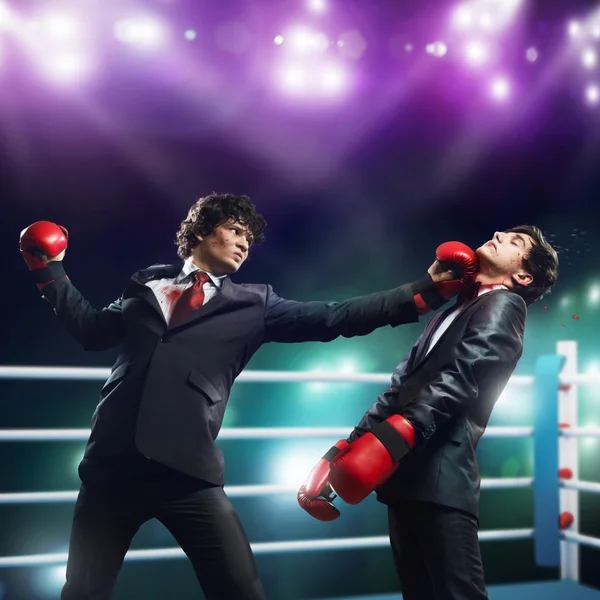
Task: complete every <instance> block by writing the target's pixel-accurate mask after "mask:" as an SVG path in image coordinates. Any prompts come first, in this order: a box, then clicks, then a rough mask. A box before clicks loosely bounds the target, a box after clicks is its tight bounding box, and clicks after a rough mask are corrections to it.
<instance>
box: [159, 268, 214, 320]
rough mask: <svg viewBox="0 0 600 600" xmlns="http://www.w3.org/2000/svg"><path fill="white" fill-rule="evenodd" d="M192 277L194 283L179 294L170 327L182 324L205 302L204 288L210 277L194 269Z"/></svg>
mask: <svg viewBox="0 0 600 600" xmlns="http://www.w3.org/2000/svg"><path fill="white" fill-rule="evenodd" d="M192 277H193V278H194V284H193V285H191V286H190V287H188V288H186V289H185V290H184V292H183V294H181V296H179V299H178V300H177V302H176V303H175V307H174V308H173V313H172V314H171V318H170V319H169V327H177V325H181V323H183V322H184V321H185V320H186V319H187V318H188V317H189V316H190V315H191V314H192V313H194V312H195V311H197V310H198V309H199V308H200V307H201V306H202V305H203V304H204V290H203V289H202V288H203V286H204V284H205V283H206V282H207V281H208V280H209V277H208V275H207V274H206V273H204V272H202V271H194V273H193V274H192Z"/></svg>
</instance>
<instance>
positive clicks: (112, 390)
mask: <svg viewBox="0 0 600 600" xmlns="http://www.w3.org/2000/svg"><path fill="white" fill-rule="evenodd" d="M264 225H265V222H264V219H263V217H262V216H261V215H259V214H258V213H257V212H256V210H255V208H254V206H253V204H252V203H251V202H250V199H249V198H247V197H246V196H235V195H232V194H222V195H218V194H213V195H210V196H207V197H205V198H201V199H200V200H198V202H196V203H195V204H194V205H193V206H192V207H191V208H190V210H189V212H188V215H187V217H186V219H185V220H184V221H183V222H182V223H181V226H180V228H179V231H178V232H177V246H178V255H179V257H180V259H181V260H182V261H183V264H182V263H181V262H180V263H178V264H173V265H153V266H151V267H149V268H147V269H143V270H141V271H138V272H137V273H135V274H134V275H133V276H132V278H131V279H130V280H129V282H128V283H127V286H126V288H125V290H124V292H123V294H122V296H121V297H120V298H119V299H118V300H116V301H115V302H113V303H112V304H111V305H110V306H108V307H106V308H103V309H101V310H97V309H94V308H93V307H92V306H91V305H90V304H89V302H87V300H85V299H84V298H83V297H82V295H81V294H80V293H79V291H78V290H77V288H76V287H75V286H74V285H73V283H72V282H71V281H70V279H69V278H68V277H67V276H66V274H65V271H64V268H63V265H62V259H63V257H64V254H65V251H66V248H67V231H66V229H64V228H62V227H59V226H58V225H55V224H53V223H48V222H43V221H42V222H37V223H34V224H33V225H31V226H30V227H28V228H27V229H25V230H24V231H23V232H22V234H21V251H22V253H23V257H24V259H25V262H26V263H27V265H28V266H29V268H30V270H31V273H32V275H33V278H34V280H35V282H36V283H37V285H38V287H39V288H40V290H41V292H42V294H43V295H44V297H45V298H46V299H47V300H48V302H50V304H51V305H52V307H53V308H54V311H55V313H56V315H57V317H58V319H59V320H60V321H61V322H62V323H63V325H64V326H65V327H66V329H67V331H68V332H69V333H70V334H71V335H72V336H73V337H74V338H75V339H76V340H77V341H79V342H80V343H81V345H82V346H83V347H84V348H86V349H88V350H104V349H106V348H112V347H115V346H119V347H120V354H119V356H118V358H117V360H116V362H115V364H114V366H113V368H112V373H111V375H110V377H109V379H108V381H107V382H106V384H105V385H104V387H103V388H102V390H101V392H100V396H101V401H100V403H99V405H98V407H97V409H96V411H95V413H94V416H93V419H92V432H91V435H90V438H89V442H88V444H87V447H86V450H85V456H84V458H83V460H82V462H81V464H80V467H79V473H80V477H81V479H82V485H81V490H80V493H79V497H78V499H77V504H76V506H75V512H74V517H73V526H72V532H71V541H70V548H69V560H68V565H67V582H66V584H65V586H64V588H63V591H62V598H63V600H84V599H89V600H91V599H93V600H103V599H106V598H109V596H110V593H111V591H112V589H113V587H114V585H115V581H116V578H117V575H118V573H119V570H120V568H121V565H122V562H123V557H124V555H125V553H126V552H127V550H128V548H129V546H130V543H131V540H132V539H133V536H134V535H135V533H136V531H137V530H138V529H139V527H140V526H141V525H142V523H144V522H145V521H147V520H149V519H152V518H156V519H159V520H160V521H161V522H162V523H163V524H164V525H165V526H166V527H167V529H168V530H169V531H170V532H171V533H172V534H173V536H174V537H175V539H176V540H177V542H178V543H179V544H180V545H181V547H182V549H183V550H184V551H185V553H186V554H187V556H188V557H189V559H190V560H191V562H192V564H193V567H194V569H195V572H196V575H197V577H198V580H199V582H200V585H201V586H202V589H203V591H204V594H205V596H206V598H207V599H208V600H223V599H227V600H263V599H264V598H265V594H264V591H263V587H262V584H261V582H260V579H259V577H258V574H257V571H256V566H255V561H254V557H253V555H252V552H251V549H250V545H249V543H248V539H247V538H246V534H245V532H244V530H243V528H242V525H241V523H240V521H239V519H238V517H237V515H236V513H235V511H234V509H233V507H232V505H231V503H230V502H229V499H228V498H227V496H226V494H225V493H224V491H223V455H222V454H221V451H220V450H219V448H218V447H217V445H216V443H215V440H216V438H217V435H218V433H219V430H220V429H221V424H222V421H223V415H224V412H225V407H226V406H227V400H228V397H229V392H230V389H231V386H232V384H233V382H234V380H235V378H236V377H237V376H238V375H239V374H240V372H241V371H242V369H243V368H244V367H245V365H246V363H247V362H248V361H249V360H250V358H251V357H252V355H253V354H254V353H255V352H256V351H257V350H258V348H260V346H261V345H262V344H265V343H267V342H304V341H322V342H326V341H330V340H333V339H335V338H337V337H339V336H345V337H352V336H358V335H366V334H368V333H370V332H372V331H373V330H375V329H376V328H378V327H383V326H385V325H391V326H393V327H394V326H397V325H401V324H403V323H412V322H415V321H417V320H418V316H419V314H425V313H426V312H428V311H429V310H431V309H432V308H434V309H435V308H438V307H439V306H441V304H443V303H444V302H446V301H447V300H448V299H449V298H450V297H452V296H454V295H456V294H457V293H458V292H459V291H460V289H462V286H463V285H464V282H465V281H467V280H468V278H469V277H471V276H472V275H473V273H474V270H475V269H474V265H475V258H474V254H473V252H472V251H470V250H469V249H468V248H466V247H464V246H463V245H462V244H458V243H447V244H442V245H441V246H440V247H439V248H438V252H437V257H438V258H439V259H440V261H437V260H436V261H435V262H434V263H433V264H432V265H431V267H430V268H429V270H428V273H427V275H426V276H425V277H424V278H423V279H422V280H420V281H417V282H414V283H409V284H405V285H402V286H400V287H397V288H395V289H392V290H389V291H385V292H379V293H375V294H371V295H368V296H362V297H358V298H353V299H350V300H346V301H344V302H295V301H292V300H285V299H283V298H280V297H279V296H277V295H276V294H275V292H274V291H273V289H272V287H271V286H270V285H257V284H236V283H233V282H232V281H231V279H230V278H229V276H230V275H232V274H234V273H235V272H236V271H237V270H238V269H239V268H240V266H241V265H242V264H243V263H244V262H245V260H246V259H247V258H248V253H249V252H250V250H251V247H252V246H253V244H255V243H258V242H260V241H262V239H263V228H264ZM450 268H453V269H455V270H460V271H461V279H460V280H457V279H454V277H455V276H454V275H453V273H452V272H451V271H450V270H449V269H450Z"/></svg>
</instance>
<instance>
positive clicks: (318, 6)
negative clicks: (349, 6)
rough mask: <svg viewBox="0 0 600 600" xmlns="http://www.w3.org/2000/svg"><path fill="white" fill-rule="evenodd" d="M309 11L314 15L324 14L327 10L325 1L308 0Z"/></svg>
mask: <svg viewBox="0 0 600 600" xmlns="http://www.w3.org/2000/svg"><path fill="white" fill-rule="evenodd" d="M307 6H308V9H309V10H310V11H311V12H314V13H323V12H325V10H326V9H327V4H326V3H325V0H308V2H307Z"/></svg>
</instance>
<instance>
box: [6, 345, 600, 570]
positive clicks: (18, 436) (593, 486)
mask: <svg viewBox="0 0 600 600" xmlns="http://www.w3.org/2000/svg"><path fill="white" fill-rule="evenodd" d="M542 358H548V357H542ZM550 358H553V359H556V358H560V359H561V360H562V361H563V362H564V366H563V362H561V367H562V368H559V369H556V368H555V369H554V370H555V371H556V373H555V379H554V380H552V378H551V377H550V378H548V377H544V378H542V377H541V376H540V375H541V374H543V373H544V372H543V370H540V371H539V372H538V369H537V367H536V374H535V375H533V376H522V375H521V376H518V375H517V376H513V377H512V378H511V379H510V381H509V385H510V386H511V387H530V386H534V387H535V386H536V385H539V382H540V380H541V379H543V382H545V381H546V380H548V379H550V380H551V381H550V382H549V384H548V385H550V386H554V388H553V392H552V391H551V392H550V394H549V395H552V393H554V394H555V395H556V396H557V399H558V398H560V402H558V400H557V409H556V413H557V415H555V417H554V418H555V420H554V426H550V427H547V426H546V427H545V430H546V431H545V435H546V436H551V437H552V439H553V440H554V445H556V446H559V449H557V460H556V462H557V464H560V467H561V468H560V469H557V470H558V490H559V494H560V512H559V516H560V523H561V525H560V529H561V530H560V532H557V539H558V538H559V539H560V566H561V577H562V578H563V579H564V578H569V579H573V580H575V581H578V580H579V566H578V563H579V554H578V550H579V545H580V544H584V545H587V546H591V547H595V548H600V540H598V539H595V538H592V537H590V536H585V535H582V534H580V533H579V531H578V526H577V525H578V495H577V494H578V493H579V492H580V491H584V492H591V493H600V483H593V482H586V481H580V480H578V478H577V474H578V446H577V440H578V439H579V438H582V437H593V438H596V437H600V428H591V427H590V428H580V427H578V426H577V425H578V422H577V386H578V385H581V384H589V383H600V374H579V373H577V367H576V362H577V347H576V344H575V342H559V343H558V346H557V356H552V357H550ZM538 362H541V361H538ZM542 366H543V365H542ZM546 369H548V367H546ZM109 374H110V369H107V368H79V367H29V366H0V379H29V380H30V379H38V380H42V379H54V380H56V379H58V380H70V381H72V380H78V381H82V380H87V381H90V380H102V381H103V380H106V379H107V378H108V376H109ZM389 380H390V376H389V374H378V373H375V374H367V373H352V374H348V373H323V372H289V371H246V372H244V373H242V374H241V375H240V377H239V378H238V381H242V382H262V383H267V382H288V383H291V382H304V383H306V382H324V383H327V382H328V383H383V384H386V385H387V384H388V383H389ZM546 393H547V395H548V392H547V390H546ZM556 416H558V423H557V422H556ZM349 431H350V428H347V427H321V428H307V427H287V428H285V427H280V428H224V429H223V430H221V432H220V434H219V440H251V439H254V440H259V439H261V440H262V439H294V438H306V437H313V438H315V437H317V438H318V437H332V438H340V437H346V436H347V435H348V433H349ZM89 433H90V432H89V430H87V429H22V430H17V429H15V430H0V442H34V441H86V440H87V438H88V436H89ZM557 434H558V436H557ZM485 436H486V437H502V438H506V437H533V439H534V442H535V443H536V444H537V440H538V438H541V435H540V433H539V431H538V428H537V427H536V426H534V427H489V428H487V429H486V432H485ZM557 437H558V444H556V439H557ZM538 445H539V444H538ZM536 448H537V445H536ZM558 450H559V451H558ZM559 455H560V458H558V456H559ZM559 460H560V463H559ZM542 462H543V461H537V460H536V461H534V477H521V478H496V479H492V478H484V479H483V480H482V484H481V487H482V489H508V488H528V487H533V488H534V490H535V489H536V486H537V485H538V478H539V477H538V476H539V475H540V474H541V475H542V476H543V478H545V479H546V480H548V479H549V478H548V473H549V472H550V473H551V471H547V469H546V471H547V472H545V473H541V471H542V469H541V466H542V465H541V464H538V463H542ZM552 477H553V479H552V478H550V479H552V481H553V485H554V488H555V489H556V488H557V483H556V479H557V472H556V470H555V471H554V473H553V476H552ZM225 490H226V492H227V494H228V495H229V496H230V497H240V498H242V497H252V496H264V495H272V494H290V495H291V494H295V493H296V491H297V486H291V485H279V484H266V485H245V486H227V487H226V488H225ZM540 495H541V494H540ZM76 498H77V492H76V491H65V492H22V493H1V494H0V505H11V504H12V505H14V504H32V503H40V504H49V503H72V502H74V501H75V500H76ZM538 510H539V507H538V504H536V511H535V512H536V513H537V512H538ZM563 517H564V518H563ZM554 518H555V519H556V514H555V515H554ZM555 522H556V521H554V523H555ZM544 527H545V528H546V529H550V530H551V529H556V530H558V527H556V525H553V526H552V527H550V528H548V527H547V526H544ZM536 528H537V524H536V527H534V528H532V529H505V530H484V531H481V532H480V533H479V538H480V540H481V541H498V540H515V539H530V538H534V539H536ZM388 545H389V539H388V537H387V536H377V537H358V538H336V539H326V540H301V541H278V542H260V543H254V544H251V546H252V549H253V552H254V553H255V554H269V553H279V552H298V551H324V550H334V549H335V550H342V549H358V548H379V547H387V546H388ZM538 545H540V546H541V545H542V544H541V543H539V542H538V540H537V539H536V558H537V557H538V552H537V546H538ZM184 556H185V554H184V553H183V551H182V550H181V549H180V548H158V549H151V550H130V551H129V552H128V553H127V555H126V557H125V559H126V560H128V561H141V560H145V561H146V560H167V559H174V558H183V557H184ZM540 556H541V557H542V561H541V562H542V563H543V562H544V560H546V561H547V560H550V561H552V560H553V558H552V557H550V558H549V559H548V553H547V552H546V555H545V556H544V551H543V549H542V552H541V554H540ZM66 561H67V554H66V553H54V554H37V555H28V556H7V557H0V568H7V567H30V566H38V565H50V564H64V563H66ZM538 562H540V561H539V560H538ZM557 566H558V565H557Z"/></svg>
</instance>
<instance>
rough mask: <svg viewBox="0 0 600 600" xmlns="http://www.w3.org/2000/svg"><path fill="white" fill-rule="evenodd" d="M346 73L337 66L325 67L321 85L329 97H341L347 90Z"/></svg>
mask: <svg viewBox="0 0 600 600" xmlns="http://www.w3.org/2000/svg"><path fill="white" fill-rule="evenodd" d="M346 83H347V82H346V73H345V71H344V70H343V69H340V68H339V67H335V66H329V67H324V68H323V70H322V72H321V85H322V86H323V92H324V93H325V95H327V96H339V95H340V94H341V93H342V92H343V91H344V89H345V88H346Z"/></svg>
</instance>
